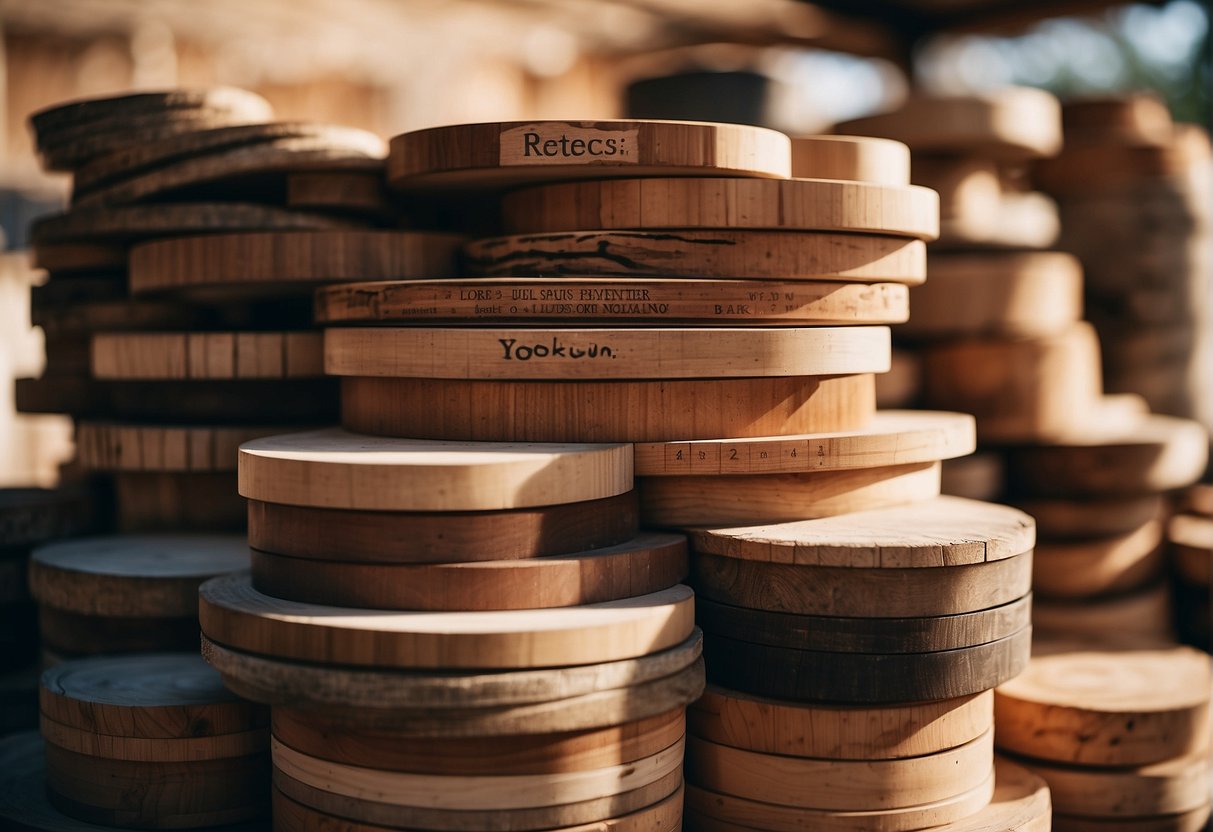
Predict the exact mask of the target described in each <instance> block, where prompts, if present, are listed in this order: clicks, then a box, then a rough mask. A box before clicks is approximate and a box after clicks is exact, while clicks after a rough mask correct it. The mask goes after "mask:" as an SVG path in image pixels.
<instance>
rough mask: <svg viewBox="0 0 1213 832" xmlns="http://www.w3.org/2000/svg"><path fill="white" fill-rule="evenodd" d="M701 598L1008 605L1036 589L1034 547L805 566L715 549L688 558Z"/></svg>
mask: <svg viewBox="0 0 1213 832" xmlns="http://www.w3.org/2000/svg"><path fill="white" fill-rule="evenodd" d="M691 576H692V580H691V583H692V584H693V585H694V586H695V589H696V592H698V593H699V594H700V595H701V596H703V597H704V598H707V599H709V600H712V601H718V602H720V603H722V604H732V605H733V606H735V607H748V608H750V609H755V610H769V611H771V612H788V613H796V614H799V615H828V616H842V617H857V618H923V617H927V616H935V615H958V614H961V613H967V612H973V611H975V610H985V609H990V608H992V607H997V606H1001V605H1002V604H1009V603H1011V602H1012V601H1015V600H1016V599H1018V598H1022V597H1023V596H1024V595H1026V594H1027V593H1028V591H1029V590H1030V588H1031V580H1032V556H1031V553H1030V552H1028V553H1025V554H1022V555H1017V556H1015V557H1007V558H1003V559H1000V560H995V561H990V562H988V563H971V564H964V565H960V566H941V567H939V568H937V569H920V568H908V569H907V568H889V567H881V568H876V569H856V568H855V567H852V566H848V567H835V566H801V565H796V564H786V563H762V562H759V561H752V560H742V559H739V558H732V557H721V556H718V555H705V554H698V553H697V554H695V556H694V557H692V558H691Z"/></svg>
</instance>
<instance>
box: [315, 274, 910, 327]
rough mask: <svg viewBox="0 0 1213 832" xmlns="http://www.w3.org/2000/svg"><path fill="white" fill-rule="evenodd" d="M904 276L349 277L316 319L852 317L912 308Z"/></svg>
mask: <svg viewBox="0 0 1213 832" xmlns="http://www.w3.org/2000/svg"><path fill="white" fill-rule="evenodd" d="M908 297H909V293H908V291H907V289H906V287H905V286H901V285H899V284H896V283H874V284H846V283H810V282H799V283H773V282H767V281H755V280H690V279H686V280H635V279H623V278H615V279H609V278H587V279H579V280H575V279H573V278H567V277H566V278H520V277H519V278H496V279H488V278H477V279H475V280H433V281H424V282H422V281H417V282H393V283H350V284H346V285H341V286H330V287H328V288H327V289H322V290H320V291H319V292H318V293H317V296H316V320H317V322H318V323H351V322H359V323H386V322H404V323H408V322H414V323H442V322H452V323H511V322H515V323H522V322H532V321H533V322H539V323H543V322H566V323H576V324H581V325H590V324H592V323H596V322H601V323H607V324H610V323H612V322H613V323H621V324H624V323H636V324H671V323H691V324H696V325H699V326H705V325H719V326H735V325H738V324H749V325H757V324H781V325H812V324H819V325H820V324H826V325H831V324H832V325H844V324H895V323H901V322H902V321H905V320H906V319H907V318H908V317H909V314H910V312H909V303H908V300H907V298H908Z"/></svg>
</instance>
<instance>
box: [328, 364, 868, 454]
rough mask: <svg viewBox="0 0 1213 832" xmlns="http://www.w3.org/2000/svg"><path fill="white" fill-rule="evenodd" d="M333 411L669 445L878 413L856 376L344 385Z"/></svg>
mask: <svg viewBox="0 0 1213 832" xmlns="http://www.w3.org/2000/svg"><path fill="white" fill-rule="evenodd" d="M422 403H424V405H423V404H422ZM341 407H342V414H341V421H342V424H343V425H344V426H345V427H346V428H348V429H349V430H353V431H358V432H360V433H374V434H386V435H389V436H412V437H418V438H425V439H445V440H457V441H463V440H475V441H488V442H670V441H685V440H687V439H693V438H711V439H716V438H719V437H750V436H778V435H784V434H802V433H815V432H824V431H836V430H848V429H853V428H859V427H862V426H863V425H865V424H867V423H868V421H869V420H870V419H871V418H872V415H873V414H874V413H875V410H876V403H875V389H874V385H873V378H872V376H871V375H868V374H859V375H850V376H827V377H813V376H796V377H790V378H778V377H772V378H738V379H695V380H681V381H680V380H672V381H575V382H558V381H556V382H552V381H543V382H539V381H535V382H527V381H459V380H444V379H388V378H346V379H342V384H341Z"/></svg>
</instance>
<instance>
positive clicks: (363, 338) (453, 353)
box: [324, 326, 889, 381]
mask: <svg viewBox="0 0 1213 832" xmlns="http://www.w3.org/2000/svg"><path fill="white" fill-rule="evenodd" d="M888 368H889V330H888V328H887V327H878V326H864V327H804V328H780V329H752V328H719V329H711V328H706V327H705V328H691V327H687V328H677V329H675V328H668V329H667V328H662V329H656V328H653V329H608V328H594V329H583V328H577V329H573V328H567V329H555V328H552V329H546V328H545V329H513V328H509V329H479V328H477V329H470V328H458V329H457V328H437V327H425V328H421V327H407V328H406V327H391V328H388V327H381V328H370V327H364V328H349V329H327V330H325V333H324V371H325V372H326V373H328V374H329V375H336V376H362V377H389V378H402V377H403V378H460V379H486V380H488V379H492V380H499V379H520V380H524V379H530V380H555V381H559V380H571V379H591V380H605V379H656V378H661V379H667V378H668V379H680V378H756V377H761V376H827V375H841V374H854V373H882V372H884V371H885V370H887V369H888Z"/></svg>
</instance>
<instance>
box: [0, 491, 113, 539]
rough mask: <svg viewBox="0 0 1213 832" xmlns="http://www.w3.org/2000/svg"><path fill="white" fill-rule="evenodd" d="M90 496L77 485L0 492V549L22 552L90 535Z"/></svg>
mask: <svg viewBox="0 0 1213 832" xmlns="http://www.w3.org/2000/svg"><path fill="white" fill-rule="evenodd" d="M94 512H95V507H94V505H93V493H92V491H91V490H90V489H88V488H85V487H81V486H79V485H70V486H60V487H58V488H0V549H22V548H28V547H30V546H34V545H37V544H39V543H45V542H47V541H49V540H54V539H55V538H58V537H68V536H70V535H73V534H81V533H82V532H88V531H91V530H92V528H93V524H94V522H95V519H96V518H95V516H94Z"/></svg>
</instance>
